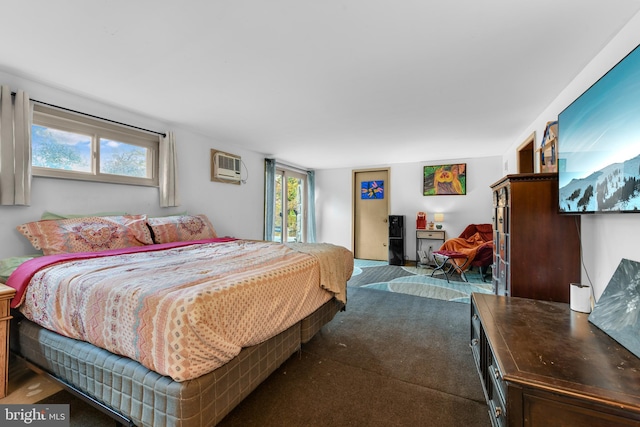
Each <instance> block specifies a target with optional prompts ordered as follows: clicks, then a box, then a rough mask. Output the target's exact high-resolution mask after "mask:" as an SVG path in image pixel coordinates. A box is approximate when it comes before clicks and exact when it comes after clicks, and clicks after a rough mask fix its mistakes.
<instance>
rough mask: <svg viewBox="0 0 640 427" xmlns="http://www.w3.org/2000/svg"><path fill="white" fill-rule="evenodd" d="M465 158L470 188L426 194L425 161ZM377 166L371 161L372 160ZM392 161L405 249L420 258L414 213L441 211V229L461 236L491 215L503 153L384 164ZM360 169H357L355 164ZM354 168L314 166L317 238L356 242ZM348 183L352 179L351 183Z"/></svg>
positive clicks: (393, 203)
mask: <svg viewBox="0 0 640 427" xmlns="http://www.w3.org/2000/svg"><path fill="white" fill-rule="evenodd" d="M450 163H466V164H467V194H466V195H464V196H427V197H425V196H423V195H422V173H423V168H424V166H425V165H433V164H450ZM372 167H373V166H372ZM380 167H389V168H390V174H389V181H390V182H389V183H386V190H387V195H389V197H390V200H389V201H390V212H389V213H390V214H391V215H405V216H406V222H407V226H406V230H405V231H406V235H407V239H406V247H405V250H406V254H407V256H408V258H409V259H411V260H415V258H416V253H415V251H416V241H415V230H416V221H415V219H416V213H417V212H420V211H426V212H427V216H428V219H429V221H431V220H432V219H433V213H434V212H443V213H444V214H445V220H444V222H443V225H444V227H443V229H445V230H446V232H447V236H448V237H457V236H458V235H459V234H460V233H461V232H462V230H464V228H465V227H466V226H467V225H468V224H479V223H490V222H491V221H492V213H491V208H492V196H491V189H490V187H489V186H490V185H491V184H493V183H494V182H496V181H497V180H499V179H500V178H501V177H502V158H501V157H500V156H494V157H483V158H475V159H471V158H467V159H450V160H444V161H440V160H439V161H437V162H428V161H423V162H418V163H402V164H393V165H382V166H380ZM356 170H357V169H356ZM352 171H353V170H352V169H328V170H319V171H316V210H317V212H316V222H317V236H318V241H319V242H330V243H334V244H338V245H342V246H345V247H347V248H350V249H352V250H353V247H352V223H353V222H352V197H353V192H352V187H353V185H352ZM346 183H349V184H348V185H347V184H346Z"/></svg>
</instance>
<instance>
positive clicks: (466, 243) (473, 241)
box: [439, 224, 494, 281]
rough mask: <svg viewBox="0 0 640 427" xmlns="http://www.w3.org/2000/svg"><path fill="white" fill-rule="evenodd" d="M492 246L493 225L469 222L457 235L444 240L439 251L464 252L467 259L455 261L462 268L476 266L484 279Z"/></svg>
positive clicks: (489, 263) (491, 257)
mask: <svg viewBox="0 0 640 427" xmlns="http://www.w3.org/2000/svg"><path fill="white" fill-rule="evenodd" d="M493 248H494V243H493V226H492V225H491V224H469V225H468V226H467V227H466V228H465V229H464V230H463V231H462V233H460V235H459V236H458V237H454V238H451V239H449V240H447V241H445V242H444V244H443V245H442V246H441V247H440V249H439V251H440V252H444V253H447V252H459V253H462V254H464V255H465V256H466V257H468V260H467V261H466V262H463V261H458V260H456V262H457V263H458V264H459V265H460V266H461V268H462V269H463V270H466V269H468V268H470V267H478V268H479V269H480V275H481V276H482V280H483V281H484V280H485V276H486V275H487V270H488V268H489V266H491V265H492V264H493ZM461 264H464V265H461Z"/></svg>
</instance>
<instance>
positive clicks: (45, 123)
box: [31, 104, 159, 186]
mask: <svg viewBox="0 0 640 427" xmlns="http://www.w3.org/2000/svg"><path fill="white" fill-rule="evenodd" d="M158 147H159V137H158V135H155V134H151V133H148V132H145V131H141V130H137V129H133V128H129V127H126V126H121V125H118V124H113V123H109V122H106V121H102V120H99V119H94V118H90V117H86V116H82V115H79V114H74V113H71V112H67V111H63V110H60V109H57V108H52V107H47V106H44V105H40V104H36V105H35V106H34V112H33V125H32V128H31V151H32V160H31V165H32V171H33V175H35V176H47V177H54V178H68V179H80V180H88V181H101V182H111V183H120V184H135V185H147V186H157V185H158Z"/></svg>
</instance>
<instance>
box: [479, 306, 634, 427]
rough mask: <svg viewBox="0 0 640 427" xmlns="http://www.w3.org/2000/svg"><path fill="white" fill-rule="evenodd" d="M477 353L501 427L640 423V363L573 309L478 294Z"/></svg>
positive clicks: (491, 407) (493, 416) (495, 422)
mask: <svg viewBox="0 0 640 427" xmlns="http://www.w3.org/2000/svg"><path fill="white" fill-rule="evenodd" d="M471 352H472V354H473V358H474V360H475V364H476V367H477V369H478V373H479V374H480V381H481V382H482V387H483V389H484V393H485V397H486V400H487V404H488V409H489V417H490V418H491V421H492V424H493V426H494V427H506V426H509V427H511V426H518V427H521V426H528V427H548V426H564V427H572V426H576V427H585V426H589V427H593V426H602V427H604V426H639V425H640V358H638V357H636V356H635V355H633V353H631V352H630V351H628V350H627V349H625V348H624V347H622V346H621V345H619V344H618V343H617V342H616V341H615V340H613V339H612V338H611V337H609V335H607V334H606V333H604V332H603V331H601V330H600V329H598V328H597V327H596V326H595V325H593V324H591V323H589V321H588V315H587V314H584V313H579V312H575V311H572V310H571V309H570V308H569V304H564V303H556V302H551V301H540V300H533V299H529V298H516V297H504V296H497V295H486V294H478V293H474V294H472V296H471Z"/></svg>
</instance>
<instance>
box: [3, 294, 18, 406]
mask: <svg viewBox="0 0 640 427" xmlns="http://www.w3.org/2000/svg"><path fill="white" fill-rule="evenodd" d="M15 293H16V290H15V289H13V288H10V287H9V286H7V285H3V284H0V343H2V344H0V399H1V398H3V397H5V396H6V395H7V388H8V385H9V320H10V319H11V310H10V305H11V298H13V296H14V295H15Z"/></svg>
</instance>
